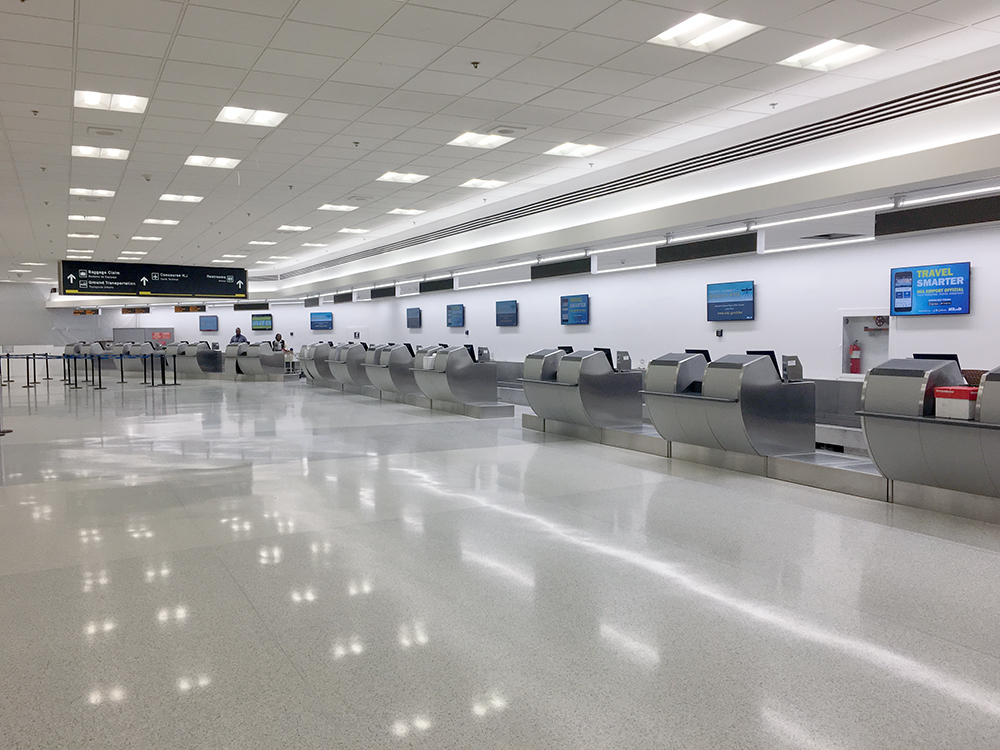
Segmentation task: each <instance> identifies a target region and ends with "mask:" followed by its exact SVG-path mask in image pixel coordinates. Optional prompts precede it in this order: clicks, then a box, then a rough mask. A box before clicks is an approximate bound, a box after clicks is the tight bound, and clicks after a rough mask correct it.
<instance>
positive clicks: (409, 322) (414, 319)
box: [406, 307, 423, 328]
mask: <svg viewBox="0 0 1000 750" xmlns="http://www.w3.org/2000/svg"><path fill="white" fill-rule="evenodd" d="M421 325H423V316H422V315H421V313H420V308H419V307H408V308H406V327H407V328H420V327H421Z"/></svg>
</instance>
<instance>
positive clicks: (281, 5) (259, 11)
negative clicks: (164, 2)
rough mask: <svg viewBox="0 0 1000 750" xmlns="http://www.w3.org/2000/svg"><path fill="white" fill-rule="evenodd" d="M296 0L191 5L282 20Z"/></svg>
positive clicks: (201, 0) (212, 0)
mask: <svg viewBox="0 0 1000 750" xmlns="http://www.w3.org/2000/svg"><path fill="white" fill-rule="evenodd" d="M295 2H296V0H191V5H203V6H205V7H208V8H220V9H222V10H235V11H239V12H241V13H254V14H256V15H262V16H274V17H276V18H282V17H284V15H285V14H286V13H287V12H288V9H289V8H291V7H292V6H293V5H295Z"/></svg>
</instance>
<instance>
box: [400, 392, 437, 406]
mask: <svg viewBox="0 0 1000 750" xmlns="http://www.w3.org/2000/svg"><path fill="white" fill-rule="evenodd" d="M404 399H405V401H404V402H403V403H405V404H408V405H409V406H419V407H420V408H421V409H430V408H431V400H430V399H429V398H427V396H425V395H424V394H422V393H407V394H406V395H405V396H404Z"/></svg>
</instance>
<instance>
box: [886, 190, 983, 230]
mask: <svg viewBox="0 0 1000 750" xmlns="http://www.w3.org/2000/svg"><path fill="white" fill-rule="evenodd" d="M990 221H1000V195H990V196H987V197H985V198H971V199H969V200H966V201H954V202H952V203H939V204H937V205H934V206H918V207H916V208H902V209H899V210H898V211H886V212H885V213H881V214H875V236H876V237H885V236H886V235H890V234H903V233H905V232H925V231H927V230H929V229H945V228H947V227H961V226H966V225H969V224H985V223H987V222H990Z"/></svg>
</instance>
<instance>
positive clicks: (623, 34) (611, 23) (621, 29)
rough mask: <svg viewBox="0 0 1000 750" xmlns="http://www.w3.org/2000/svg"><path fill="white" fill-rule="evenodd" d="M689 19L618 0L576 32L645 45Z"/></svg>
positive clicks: (679, 13)
mask: <svg viewBox="0 0 1000 750" xmlns="http://www.w3.org/2000/svg"><path fill="white" fill-rule="evenodd" d="M690 16H691V14H690V13H688V12H686V11H683V10H675V9H674V8H661V7H657V6H655V5H649V4H648V3H644V2H634V0H620V1H619V2H616V3H615V4H614V5H613V6H612V7H611V8H609V9H608V10H607V11H605V12H604V13H601V14H600V15H599V16H597V17H596V18H594V19H593V20H591V21H589V22H587V23H585V24H583V26H581V27H580V28H579V29H578V31H584V32H587V33H590V34H600V35H601V36H612V37H615V38H616V39H627V40H629V41H632V42H648V41H649V40H650V39H652V38H653V37H655V36H656V35H657V34H660V33H662V32H664V31H666V30H667V29H669V28H671V27H673V26H676V25H677V24H679V23H680V22H681V21H685V20H687V19H688V18H690Z"/></svg>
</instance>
